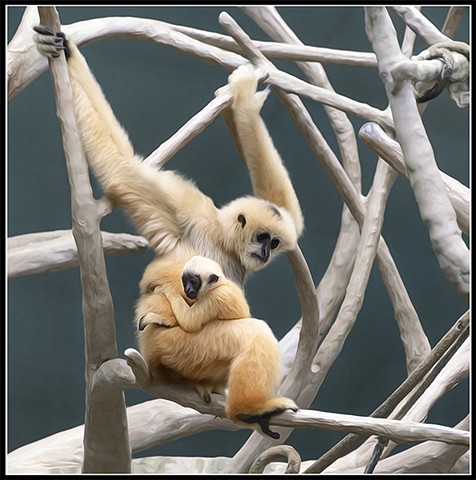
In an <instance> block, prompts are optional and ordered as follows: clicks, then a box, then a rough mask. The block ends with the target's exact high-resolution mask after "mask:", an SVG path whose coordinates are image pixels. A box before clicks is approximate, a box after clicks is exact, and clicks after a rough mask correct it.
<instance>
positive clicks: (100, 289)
mask: <svg viewBox="0 0 476 480" xmlns="http://www.w3.org/2000/svg"><path fill="white" fill-rule="evenodd" d="M38 11H39V15H40V20H41V22H42V23H43V24H44V25H45V26H48V27H50V28H51V29H52V30H53V31H60V29H61V27H60V22H59V17H58V14H57V12H56V9H55V8H54V7H38ZM49 63H50V69H51V74H52V80H53V89H54V92H55V98H56V102H57V114H58V118H59V120H60V124H61V131H62V135H63V145H64V150H65V156H66V165H67V168H68V177H69V181H70V186H71V211H72V220H73V230H72V231H73V236H74V238H75V241H76V243H77V245H78V259H79V267H80V272H81V285H82V290H83V316H84V331H85V342H86V372H85V375H86V413H85V432H84V444H85V450H84V458H83V467H82V468H83V472H85V473H90V472H94V473H98V472H110V473H112V472H117V473H119V472H121V473H124V472H130V468H131V452H130V446H129V436H128V430H127V417H126V407H125V402H124V395H123V392H122V390H120V389H115V390H114V391H111V392H110V394H109V395H108V402H107V403H104V402H101V401H100V398H99V399H98V396H97V395H95V394H94V393H91V392H90V386H91V384H92V383H93V381H94V375H95V372H96V369H97V368H98V366H99V365H100V364H101V363H102V362H104V361H105V360H107V359H109V358H114V357H116V356H117V347H116V333H115V325H114V313H113V305H112V299H111V294H110V291H109V286H108V282H107V275H106V267H105V262H104V255H103V248H102V238H101V234H100V230H99V222H100V219H101V214H102V208H100V207H99V208H98V204H97V203H96V201H95V199H94V197H93V195H92V189H91V185H90V183H89V172H88V165H87V162H86V158H85V156H84V153H83V150H82V147H81V140H80V137H79V134H78V129H77V126H76V119H75V115H74V113H73V112H74V106H73V94H72V91H71V87H70V84H69V78H68V72H67V67H66V61H65V58H64V56H61V57H59V58H58V59H55V60H49ZM96 392H98V393H99V394H100V393H101V389H100V388H99V389H98V390H96ZM99 397H101V395H99Z"/></svg>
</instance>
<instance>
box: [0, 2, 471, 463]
mask: <svg viewBox="0 0 476 480" xmlns="http://www.w3.org/2000/svg"><path fill="white" fill-rule="evenodd" d="M223 10H226V11H227V12H229V13H230V14H231V15H232V16H233V17H234V18H235V19H236V20H237V21H238V23H239V24H240V25H241V26H242V27H243V28H244V29H245V31H246V32H247V33H248V34H249V35H250V36H251V37H252V38H254V39H258V40H268V38H267V36H266V35H265V34H264V33H262V32H261V31H260V30H259V29H258V28H257V27H256V26H255V25H254V24H253V22H252V20H251V19H249V18H248V17H247V16H246V15H245V14H244V13H242V12H241V11H240V10H239V9H238V8H236V7H179V6H173V7H160V6H155V7H91V6H89V7H58V11H59V14H60V18H61V21H62V23H63V24H69V23H73V22H76V21H79V20H85V19H90V18H95V17H106V16H114V15H125V16H134V17H144V18H155V19H160V20H163V21H166V22H170V23H175V24H182V25H187V26H192V27H196V28H201V29H205V30H210V31H215V32H220V33H225V32H223V31H222V29H221V27H220V26H219V24H218V21H217V18H218V15H219V13H220V12H221V11H223ZM278 10H279V12H280V13H281V15H282V16H283V18H284V19H285V20H286V22H288V24H289V25H290V26H291V27H292V28H293V29H294V31H295V32H296V33H297V34H298V35H299V36H300V38H301V40H302V41H303V42H304V43H307V44H309V45H315V46H322V47H329V48H340V49H347V50H360V51H370V44H369V41H368V39H367V37H366V35H365V29H364V11H363V8H361V7H320V6H313V7H280V8H279V9H278ZM22 12H23V8H22V7H10V8H8V11H7V13H8V23H7V26H8V40H10V39H11V37H12V36H13V34H14V32H15V30H16V28H17V26H18V24H19V22H20V19H21V15H22ZM446 12H447V8H446V7H425V8H423V13H424V14H426V15H427V16H428V18H429V19H430V20H431V21H432V22H433V23H434V24H435V25H436V26H438V27H440V28H441V26H442V25H443V22H444V19H445V16H446ZM392 18H393V19H394V21H395V23H396V26H397V28H398V31H399V32H400V39H401V38H402V32H403V28H402V27H403V25H402V22H401V20H400V18H399V17H397V16H396V15H394V14H393V12H392ZM468 30H469V17H468V12H466V13H465V16H464V18H463V22H462V24H461V27H460V29H459V31H458V32H457V35H456V39H458V40H463V41H466V42H467V41H468ZM423 48H425V45H424V44H423V43H421V42H420V41H419V42H418V43H417V45H416V47H415V52H419V51H421V50H422V49H423ZM82 51H83V53H84V55H85V56H86V58H87V60H88V62H89V64H90V66H91V69H92V70H93V71H94V72H95V74H96V76H97V79H98V81H99V83H100V84H101V85H102V86H103V89H104V91H105V93H106V95H107V97H108V99H109V100H110V102H111V104H112V106H113V109H114V111H115V112H116V114H117V117H118V118H119V119H120V121H121V122H122V124H123V125H124V126H125V128H126V129H127V130H128V132H129V134H130V138H131V140H132V142H133V144H134V146H135V148H136V150H137V152H139V153H140V154H142V155H147V154H149V153H150V152H152V151H153V150H154V149H155V148H157V146H159V145H160V144H161V143H162V142H163V141H164V140H166V139H167V138H169V137H170V135H172V134H173V133H174V132H175V131H176V130H177V129H178V128H179V127H180V126H182V125H183V124H184V123H185V122H186V121H187V120H188V119H189V118H190V117H191V116H192V115H194V114H195V113H197V112H198V111H199V110H200V109H201V108H203V107H204V106H205V105H206V104H207V103H208V102H209V101H210V100H211V99H212V98H213V92H214V91H215V89H217V88H218V87H220V86H222V85H224V84H225V83H226V82H227V76H228V72H227V71H225V70H223V69H221V68H219V67H217V66H214V65H211V64H208V63H205V62H204V61H203V60H200V59H197V58H195V57H191V56H188V55H186V54H183V53H181V52H180V51H177V50H174V49H173V48H171V47H167V46H161V45H159V44H155V43H153V42H152V41H136V40H118V39H114V40H103V41H99V42H95V43H93V44H91V45H88V46H85V47H84V48H83V49H82ZM276 64H277V65H278V66H279V67H280V68H281V69H283V70H285V71H288V72H290V73H293V74H295V75H297V76H299V77H300V78H303V75H302V73H301V72H300V71H299V70H298V69H297V67H296V66H295V65H294V64H292V63H291V62H284V61H280V62H276ZM325 68H326V71H327V73H328V76H329V78H330V81H331V83H332V85H333V86H334V88H335V90H336V91H337V92H338V93H340V94H343V95H346V96H348V97H351V98H353V99H356V100H359V101H362V102H366V103H369V104H371V105H373V106H375V107H378V108H385V107H386V105H387V100H386V96H385V92H384V89H383V86H382V84H381V82H380V80H379V78H378V73H377V70H376V69H373V68H357V67H352V68H350V67H345V66H339V65H329V66H326V67H325ZM305 103H306V105H307V106H308V108H309V109H310V111H311V113H312V115H313V118H314V119H315V121H316V123H317V125H318V126H319V128H320V129H321V131H322V132H323V134H324V136H325V137H326V138H327V140H328V142H329V143H330V145H331V146H332V147H333V148H334V151H335V152H337V153H338V149H337V146H336V144H335V140H334V136H333V133H332V131H331V129H330V127H329V124H328V121H327V118H326V116H325V114H324V112H323V109H322V107H321V106H320V105H319V104H315V103H313V102H310V101H308V100H305ZM263 116H264V119H265V121H266V123H267V125H268V127H269V130H270V132H271V135H272V137H273V139H274V140H275V144H276V146H277V148H278V150H279V151H280V152H281V154H282V157H283V159H284V162H285V164H286V166H287V167H288V169H289V171H290V174H291V177H292V180H293V182H294V185H295V188H296V190H297V193H298V196H299V199H300V201H301V203H302V207H303V210H304V215H305V218H306V231H305V234H304V236H303V237H302V240H301V241H300V245H301V248H302V250H303V252H304V254H305V256H306V258H307V260H308V263H309V266H310V268H311V271H312V274H313V276H314V279H315V281H316V283H317V282H319V281H320V279H321V278H322V275H323V273H324V272H325V269H326V267H327V264H328V261H329V259H330V257H331V254H332V251H333V249H334V246H335V242H336V239H337V235H338V232H339V226H340V215H341V210H342V201H341V199H340V197H339V195H338V194H337V193H336V191H335V189H334V187H333V185H332V183H331V181H330V179H329V178H328V176H327V174H326V173H325V172H324V170H323V169H322V168H321V166H320V164H319V163H318V162H317V161H316V159H315V158H314V157H313V155H312V153H311V152H310V150H309V148H308V146H307V144H306V142H305V140H304V139H303V138H302V137H301V135H300V133H299V132H298V131H297V129H296V127H295V126H294V124H293V122H292V121H291V119H290V118H289V116H288V114H287V113H286V111H285V109H284V108H283V107H282V105H281V104H280V103H279V101H278V100H277V99H276V98H275V97H273V96H272V95H270V96H269V97H268V100H267V102H266V104H265V106H264V109H263ZM351 120H352V122H353V124H354V126H355V127H356V128H357V129H358V128H359V127H360V126H361V125H362V124H363V123H364V121H363V120H361V119H359V118H355V117H352V118H351ZM425 124H426V127H427V131H428V135H429V137H430V140H431V142H432V145H433V147H434V150H435V156H436V159H437V162H438V164H439V166H440V168H441V169H442V170H443V171H445V172H446V173H448V174H449V175H451V176H453V177H455V178H457V179H459V180H460V181H462V182H463V183H464V184H466V185H468V182H469V179H468V157H469V141H468V139H469V134H468V130H469V112H468V109H458V108H457V107H456V106H455V105H454V104H453V103H452V102H451V100H450V99H449V98H448V96H447V94H446V93H445V94H443V95H442V96H441V97H439V98H437V99H436V100H434V101H433V102H432V103H431V104H430V105H429V107H428V108H427V110H426V112H425ZM7 139H8V150H7V155H8V197H7V200H8V235H9V236H15V235H21V234H24V233H30V232H39V231H50V230H56V229H68V228H70V227H71V219H70V195H69V186H68V180H67V176H66V169H65V162H64V156H63V150H62V144H61V137H60V131H59V126H58V121H57V119H56V115H55V105H54V100H53V96H52V87H51V81H50V76H49V74H48V73H47V72H46V73H44V74H43V75H41V77H40V78H38V79H37V80H35V81H34V82H33V83H32V84H31V85H30V86H29V87H27V89H26V90H24V91H23V92H22V93H21V94H19V95H18V96H17V97H16V98H14V99H13V101H12V102H11V103H10V105H9V107H8V136H7ZM359 149H360V155H361V163H362V170H363V172H362V173H363V193H364V194H367V192H368V189H369V187H370V185H371V182H372V177H373V173H374V170H375V165H376V156H375V155H374V154H373V153H371V152H369V151H368V150H367V149H366V147H365V146H363V145H360V146H359ZM167 168H173V169H177V170H180V171H181V172H184V173H185V174H186V175H188V176H190V177H191V178H193V179H194V180H195V181H196V183H197V184H198V186H199V187H200V188H201V189H202V190H203V191H204V192H205V193H207V194H208V195H210V196H211V197H213V199H214V200H215V202H216V203H217V204H218V205H221V204H224V203H226V202H228V201H230V200H232V199H234V198H236V197H237V196H240V195H243V194H248V193H250V192H251V189H250V183H249V179H248V176H247V173H246V171H245V168H244V167H243V164H242V162H241V160H240V159H239V156H238V154H237V152H236V149H235V147H234V145H233V143H232V141H231V139H230V137H229V135H228V132H227V129H226V127H225V124H224V122H223V120H222V119H218V120H217V121H216V122H215V123H214V124H213V125H211V126H210V127H209V128H207V130H206V131H205V132H204V133H202V134H201V135H200V136H199V137H198V138H196V139H194V140H193V141H192V142H191V143H190V144H189V145H187V146H186V147H185V148H184V149H183V150H182V151H181V152H180V153H179V154H178V155H177V156H176V157H174V159H173V160H172V161H170V162H169V164H168V166H167ZM96 190H97V191H99V190H98V189H97V187H96ZM385 219H386V221H385V223H384V226H383V233H384V236H385V238H386V241H387V243H388V245H389V248H390V250H391V252H392V255H393V257H394V259H395V261H396V263H397V266H398V268H399V271H400V273H401V275H402V277H403V280H404V282H405V284H406V286H407V289H408V291H409V293H410V296H411V298H412V301H413V302H414V305H415V307H416V309H417V311H418V313H419V315H420V317H421V321H422V324H423V327H424V329H425V331H426V333H427V335H428V337H429V340H430V342H431V344H432V345H434V344H435V343H436V342H437V341H438V340H439V339H440V337H441V336H442V335H443V334H444V333H445V332H446V331H447V330H448V329H449V328H450V326H451V325H452V324H453V323H454V322H455V321H456V319H457V318H458V317H459V316H460V315H461V314H462V313H463V312H464V311H465V310H466V308H467V306H466V304H465V302H464V301H463V300H462V299H461V298H459V297H458V295H457V294H456V293H455V291H454V289H453V287H452V286H451V285H450V284H449V283H448V281H447V280H446V279H445V277H444V276H443V274H442V273H441V271H440V269H439V267H438V264H437V261H436V259H435V256H434V254H433V252H432V249H431V245H430V242H429V239H428V233H427V230H426V228H425V226H424V225H423V223H422V222H421V219H420V217H419V213H418V209H417V207H416V203H415V199H414V196H413V193H412V191H411V189H410V187H409V185H408V182H407V181H406V180H405V179H403V178H399V179H398V180H397V182H396V184H395V186H394V188H393V190H392V193H391V195H390V198H389V202H388V206H387V211H386V217H385ZM102 228H103V229H104V230H106V231H113V232H124V231H126V232H134V230H133V228H132V226H131V224H130V222H129V221H128V219H127V218H126V217H125V216H124V215H123V213H122V212H121V211H119V210H117V211H114V212H113V214H111V215H110V216H108V217H106V218H105V219H104V220H103V222H102ZM151 258H152V255H151V254H150V252H149V253H146V254H137V255H128V256H121V257H107V268H108V276H109V280H110V288H111V292H112V296H113V299H114V304H115V315H116V326H117V344H118V349H119V352H120V355H122V352H123V351H124V350H125V349H126V348H128V347H134V346H136V343H135V337H134V328H133V325H132V318H133V308H134V302H135V300H136V298H137V294H138V290H137V285H138V282H139V279H140V277H141V275H142V272H143V270H144V268H145V266H146V265H147V264H148V262H149V261H150V260H151ZM247 296H248V299H249V302H250V304H251V307H252V311H253V314H254V315H255V316H256V317H260V318H263V319H265V320H267V321H268V322H269V323H270V325H271V326H272V328H273V330H274V331H275V333H276V336H277V337H278V338H281V337H282V336H283V335H284V334H285V333H286V332H287V331H288V330H289V329H290V328H291V326H292V325H294V323H295V322H296V321H297V320H298V319H299V317H300V306H299V302H298V299H297V295H296V291H295V288H294V284H293V279H292V275H291V273H290V269H289V266H288V263H287V260H286V257H285V256H282V258H280V259H279V260H277V261H276V262H275V263H274V264H272V265H271V266H270V267H268V268H267V269H266V270H265V271H263V272H260V273H258V274H256V275H255V276H254V277H253V278H252V279H251V280H250V281H249V283H248V284H247ZM7 334H8V335H7V348H8V356H7V361H8V370H7V373H8V412H7V413H8V450H9V451H11V450H13V449H16V448H18V447H19V446H22V445H25V444H27V443H30V442H33V441H35V440H38V439H40V438H43V437H45V436H48V435H50V434H53V433H56V432H58V431H61V430H64V429H67V428H71V427H73V426H76V425H79V424H81V423H83V411H84V405H83V398H84V380H83V365H84V354H83V351H84V345H83V325H82V315H81V289H80V282H79V272H78V270H77V269H74V270H70V271H66V272H61V273H50V274H45V275H39V276H33V277H29V278H24V279H17V280H14V281H11V282H9V284H8V331H7ZM405 374H406V371H405V361H404V355H403V350H402V347H401V342H400V340H399V333H398V329H397V327H396V324H395V321H394V318H393V309H392V306H391V304H390V302H389V300H388V297H387V294H386V291H385V289H384V287H383V285H382V281H381V279H380V276H379V274H378V271H377V269H376V268H374V269H373V272H372V275H371V279H370V283H369V288H368V290H367V294H366V298H365V302H364V305H363V308H362V310H361V312H360V314H359V317H358V320H357V323H356V325H355V327H354V329H353V330H352V332H351V334H350V335H349V337H348V339H347V341H346V343H345V346H344V349H343V351H342V353H341V355H340V356H339V359H338V360H337V362H336V363H335V365H334V366H333V367H332V369H331V370H330V372H329V374H328V376H327V378H326V380H325V382H324V384H323V386H322V388H321V390H320V391H319V393H318V396H317V398H316V400H315V401H314V403H313V405H312V406H313V408H316V409H320V410H326V411H332V412H339V413H349V414H357V415H367V414H369V413H370V412H371V411H372V410H373V409H374V408H375V407H376V406H377V405H378V404H380V402H381V401H382V400H384V399H385V398H386V397H387V396H388V395H389V394H390V393H391V392H392V391H393V390H394V388H395V387H396V386H398V385H399V384H400V382H401V381H402V380H403V379H404V378H405ZM126 398H127V402H128V404H129V405H131V404H134V403H137V402H139V401H143V400H147V399H149V397H148V396H147V395H145V394H142V393H140V392H136V391H127V392H126ZM468 403H469V402H468V382H464V384H462V385H460V386H458V387H457V388H456V389H454V390H453V391H452V392H451V393H449V394H448V395H447V396H446V397H445V399H444V400H443V401H441V402H439V403H438V404H437V405H436V406H435V407H434V409H433V410H432V412H431V413H430V416H429V418H428V421H430V422H435V423H442V424H445V425H454V424H455V423H457V422H458V421H459V420H461V418H463V416H465V415H466V413H467V412H468V408H469V407H468ZM248 435H249V433H248V432H247V431H240V432H220V431H217V432H210V433H202V434H198V435H195V436H192V437H188V438H185V439H182V440H178V441H175V442H172V443H170V444H167V445H160V446H158V447H156V448H154V449H153V450H150V451H147V452H143V453H142V454H141V455H151V454H159V455H189V456H196V455H197V456H199V455H204V456H220V455H225V456H231V455H233V454H234V453H235V451H236V450H237V449H238V448H239V446H241V444H242V443H243V441H244V440H245V439H246V438H247V437H248ZM340 437H341V435H340V434H336V433H332V432H328V431H323V430H312V431H310V430H301V431H296V432H295V433H293V435H292V436H291V437H290V438H289V439H288V441H287V443H289V444H291V445H293V446H295V448H297V450H298V451H299V452H300V453H301V455H302V457H303V459H304V460H307V459H312V458H317V457H318V456H319V455H320V454H321V453H323V452H324V451H325V450H326V449H327V448H328V447H329V446H330V445H331V444H333V443H334V442H335V441H336V440H337V439H338V438H340Z"/></svg>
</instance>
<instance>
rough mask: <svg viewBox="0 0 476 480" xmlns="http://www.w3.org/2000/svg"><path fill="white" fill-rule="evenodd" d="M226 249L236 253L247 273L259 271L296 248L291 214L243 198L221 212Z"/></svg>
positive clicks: (295, 235) (258, 200) (271, 205)
mask: <svg viewBox="0 0 476 480" xmlns="http://www.w3.org/2000/svg"><path fill="white" fill-rule="evenodd" d="M219 218H220V220H221V223H222V227H223V236H224V244H225V249H227V250H228V251H233V250H234V251H235V252H237V253H238V255H239V257H240V262H241V264H242V265H243V266H244V267H245V269H246V270H247V271H258V270H261V269H262V268H263V267H265V266H266V265H267V264H268V263H269V262H270V261H271V260H273V258H275V257H276V255H277V254H279V253H281V252H287V251H290V250H292V249H294V248H295V247H296V243H297V234H296V229H295V226H294V222H293V220H292V217H291V215H290V214H289V213H288V212H287V211H286V210H284V209H282V208H279V207H277V206H276V205H274V204H273V203H271V202H268V201H266V200H262V199H258V198H252V197H243V198H238V199H237V200H234V201H233V202H231V203H229V204H228V205H226V206H225V207H223V208H222V209H221V211H220V216H219Z"/></svg>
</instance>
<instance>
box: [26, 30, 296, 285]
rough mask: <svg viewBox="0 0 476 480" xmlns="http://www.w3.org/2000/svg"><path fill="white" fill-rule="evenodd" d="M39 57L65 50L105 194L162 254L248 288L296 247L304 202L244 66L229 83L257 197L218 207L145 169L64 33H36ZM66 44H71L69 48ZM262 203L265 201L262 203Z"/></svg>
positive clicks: (187, 185)
mask: <svg viewBox="0 0 476 480" xmlns="http://www.w3.org/2000/svg"><path fill="white" fill-rule="evenodd" d="M34 28H35V31H36V32H38V34H37V35H36V36H35V39H36V41H37V46H38V49H39V50H40V52H42V53H43V54H45V55H47V56H48V55H49V56H58V55H59V52H60V51H61V50H62V49H63V50H65V52H66V56H67V60H68V62H67V65H68V72H69V76H70V82H71V86H72V89H73V96H74V102H75V110H76V114H77V120H78V125H79V129H80V133H81V137H82V141H83V146H84V149H85V151H86V154H87V157H88V160H89V162H90V164H91V166H92V168H93V171H94V173H95V175H96V176H97V177H98V179H99V181H100V184H101V185H102V188H103V190H104V192H105V194H106V195H107V196H108V197H109V198H110V199H111V200H112V202H113V204H114V205H116V206H121V207H122V208H124V210H125V211H126V212H127V214H128V215H129V217H130V218H131V220H132V221H133V223H134V225H135V227H136V228H137V230H138V232H140V233H141V234H142V235H144V237H146V238H147V240H148V241H149V244H150V246H151V248H153V249H154V251H155V253H156V259H155V260H153V261H157V262H161V261H162V260H163V259H164V258H167V257H168V256H170V255H172V256H176V257H178V258H185V259H187V260H188V259H190V258H191V257H192V256H193V255H195V254H199V255H202V256H204V257H207V258H211V259H212V260H214V261H216V262H217V263H218V264H219V265H220V266H221V267H222V269H223V271H224V273H225V275H226V276H227V278H229V279H230V280H233V281H234V282H236V283H238V284H240V285H243V284H244V282H245V281H246V279H247V277H248V276H249V275H250V274H251V273H252V272H255V271H258V270H261V269H262V268H263V267H265V266H266V265H268V264H269V263H270V262H271V260H273V259H274V258H275V257H276V256H277V255H278V254H279V253H281V252H286V251H290V250H292V249H294V248H295V246H296V243H297V239H298V238H299V236H300V235H301V233H302V231H303V217H302V213H301V208H300V205H299V201H298V199H297V196H296V193H295V191H294V188H293V186H292V183H291V181H290V178H289V175H288V172H287V170H286V168H285V167H284V165H283V163H282V160H281V157H280V156H279V153H278V152H277V151H276V149H275V147H274V145H273V142H272V139H271V137H270V136H269V134H268V131H267V129H266V126H265V124H264V122H263V120H262V119H261V117H260V115H259V111H260V109H261V107H262V105H263V102H264V100H265V98H266V93H264V92H256V88H257V80H256V75H255V73H254V70H253V68H252V67H251V66H250V65H243V66H241V67H239V68H238V69H237V70H235V71H234V72H233V73H232V74H231V75H230V77H229V85H230V87H231V88H232V89H233V91H234V101H233V104H232V110H233V114H234V121H235V125H236V129H237V133H238V136H239V138H240V143H241V145H242V149H243V152H244V156H245V162H246V165H247V167H248V170H249V172H250V176H251V180H252V184H253V190H254V192H255V195H256V197H251V196H245V197H240V198H238V199H236V200H233V201H231V202H230V203H229V204H227V205H225V206H223V207H221V208H217V207H216V206H215V205H214V203H213V201H212V199H211V198H209V197H208V196H206V195H205V194H203V193H202V192H201V191H200V190H199V189H198V188H197V187H196V186H195V185H194V183H193V182H192V181H190V180H188V179H185V178H183V177H182V176H181V175H179V174H178V173H177V172H174V171H166V170H157V169H154V168H152V167H150V166H148V165H145V164H143V163H142V158H141V157H139V156H137V155H136V154H135V153H134V150H133V147H132V145H131V143H130V141H129V138H128V135H127V133H126V132H125V131H124V129H123V128H122V126H121V125H120V124H119V122H118V121H117V119H116V117H115V116H114V113H113V111H112V109H111V107H110V105H109V103H108V102H107V100H106V98H105V96H104V94H103V92H102V90H101V88H100V86H99V85H98V83H97V82H96V80H95V78H94V76H93V74H92V73H91V71H90V70H89V67H88V65H87V63H86V60H85V59H84V57H83V56H82V55H81V53H80V51H79V50H78V48H77V47H76V45H75V44H74V43H73V42H72V41H71V40H68V41H66V39H65V38H64V34H62V32H59V33H58V34H57V35H54V34H53V32H52V31H51V30H49V29H47V28H45V27H41V26H40V27H34ZM60 42H64V45H62V44H61V43H60ZM257 197H259V198H257Z"/></svg>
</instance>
